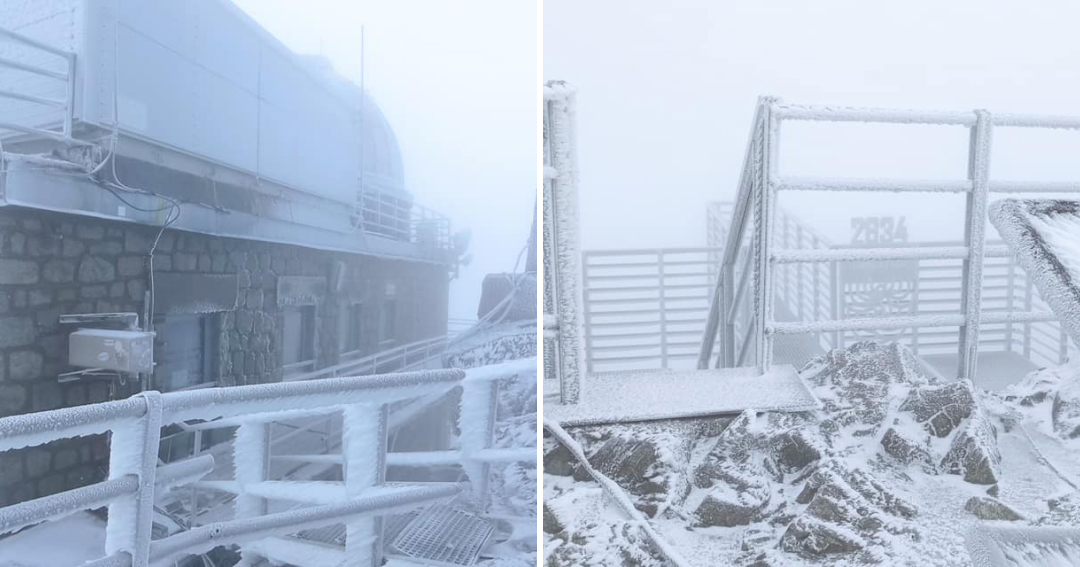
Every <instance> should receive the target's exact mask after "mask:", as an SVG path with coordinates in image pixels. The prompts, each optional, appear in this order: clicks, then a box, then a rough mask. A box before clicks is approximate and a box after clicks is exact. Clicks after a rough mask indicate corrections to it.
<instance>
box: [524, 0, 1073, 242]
mask: <svg viewBox="0 0 1080 567" xmlns="http://www.w3.org/2000/svg"><path fill="white" fill-rule="evenodd" d="M1078 16H1080V6H1077V5H1075V4H1073V3H1069V2H1064V1H1053V2H1043V3H1038V4H1031V3H1023V4H1017V3H1012V2H1004V1H974V0H963V1H957V2H948V3H942V2H934V1H927V0H916V1H910V2H899V3H889V4H885V3H878V2H859V1H855V0H825V1H821V2H812V3H810V2H797V1H781V0H767V1H754V2H750V1H745V2H711V1H708V0H684V1H678V2H672V3H663V4H657V3H655V2H647V1H642V0H628V1H625V2H615V1H596V2H585V3H582V2H576V1H574V0H547V1H546V2H545V3H544V37H543V40H544V63H543V75H544V77H545V78H546V79H565V80H568V81H570V82H572V83H574V84H575V85H576V86H577V87H578V88H579V96H578V104H579V107H578V108H579V114H578V136H579V149H578V153H579V160H580V168H581V197H580V198H581V214H582V240H583V245H584V246H585V248H587V249H597V248H635V247H637V248H656V247H661V246H674V245H681V246H700V245H703V244H704V242H705V203H706V202H707V201H710V200H730V199H732V198H733V197H734V194H735V190H736V183H737V180H738V177H739V171H740V167H741V162H742V159H743V155H744V152H745V145H746V140H747V136H748V133H749V127H750V120H751V118H752V116H753V112H754V103H755V100H756V98H757V97H758V96H759V95H774V96H779V97H781V98H782V99H783V100H785V101H787V102H791V103H799V104H829V105H846V106H879V107H895V108H919V109H933V110H971V109H975V108H986V109H989V110H991V111H995V112H1024V113H1039V114H1069V115H1080V102H1078V100H1077V96H1076V94H1077V87H1078V86H1080V45H1078V44H1077V43H1076V41H1075V39H1074V34H1075V31H1074V28H1075V26H1074V22H1076V21H1077V19H1078ZM967 144H968V133H967V131H966V130H965V129H963V128H958V127H913V126H866V125H855V124H842V125H836V124H791V125H787V124H786V125H785V126H784V128H783V132H782V144H781V154H780V164H781V165H780V169H781V173H782V174H801V175H820V176H860V177H887V176H892V177H899V178H929V179H934V178H939V179H940V178H951V179H957V178H963V177H965V174H966V165H967ZM1078 155H1080V134H1077V133H1074V132H1048V131H1043V132H1030V131H1018V130H1017V129H1005V128H999V129H997V130H996V131H995V133H994V154H993V156H992V158H991V176H992V178H995V179H1028V180H1080V160H1078V159H1076V156H1078ZM838 198H843V199H844V201H843V206H842V207H841V206H838V205H837V199H838ZM993 198H997V197H992V199H993ZM962 199H963V197H962V196H960V195H943V196H926V195H919V196H918V198H912V197H911V196H910V195H903V196H895V195H883V194H870V195H852V194H850V193H843V194H822V193H804V194H783V195H782V196H781V206H782V207H784V208H786V209H788V210H790V211H792V212H794V213H796V214H797V215H799V216H801V217H803V218H804V219H806V220H807V221H809V222H810V223H811V224H812V225H813V226H814V227H815V228H818V229H819V230H821V231H822V232H824V233H825V234H826V235H827V236H828V237H830V238H833V239H836V240H838V241H846V240H848V239H849V238H850V237H851V234H850V232H851V227H850V220H849V217H852V216H862V215H870V214H896V215H905V216H906V217H907V225H908V228H909V231H910V233H911V239H912V240H932V239H941V238H959V237H960V235H961V230H962V228H963V221H962V216H961V213H962V202H963V200H962Z"/></svg>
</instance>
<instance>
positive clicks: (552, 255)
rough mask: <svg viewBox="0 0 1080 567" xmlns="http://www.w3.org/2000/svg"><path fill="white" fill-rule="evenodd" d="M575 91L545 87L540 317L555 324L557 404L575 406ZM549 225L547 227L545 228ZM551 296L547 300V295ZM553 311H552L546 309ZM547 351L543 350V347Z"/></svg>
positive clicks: (578, 300)
mask: <svg viewBox="0 0 1080 567" xmlns="http://www.w3.org/2000/svg"><path fill="white" fill-rule="evenodd" d="M575 112H576V104H575V98H574V90H573V88H572V87H570V86H568V85H567V84H566V83H563V82H561V81H549V82H548V83H546V84H545V86H544V164H545V168H544V231H545V234H544V237H545V238H544V268H545V273H547V274H549V275H550V277H548V279H547V280H546V281H545V283H546V284H548V285H545V286H544V293H545V309H544V311H545V318H549V317H550V316H551V315H555V316H556V318H557V320H558V332H557V335H556V336H557V338H556V339H555V341H554V343H555V345H556V348H555V349H553V350H554V359H553V360H552V361H551V365H550V366H551V368H550V370H552V371H553V372H549V365H548V361H547V360H546V359H545V372H544V375H545V377H548V376H550V375H551V374H554V375H555V376H557V377H558V381H559V395H560V400H561V401H562V403H576V402H577V400H578V395H579V388H580V381H581V373H582V368H581V365H582V363H583V362H584V360H585V357H584V353H583V331H582V326H581V314H582V312H583V310H582V291H581V250H580V241H581V237H580V227H579V225H578V196H577V185H578V171H577V149H576V140H575V125H574V121H575ZM549 226H550V227H551V228H550V229H549V228H548V227H549ZM548 293H550V294H551V295H550V297H548V296H547V294H548ZM549 304H550V305H551V306H552V307H554V313H552V312H551V311H549V310H548V309H547V307H548V305H549ZM545 350H547V349H545Z"/></svg>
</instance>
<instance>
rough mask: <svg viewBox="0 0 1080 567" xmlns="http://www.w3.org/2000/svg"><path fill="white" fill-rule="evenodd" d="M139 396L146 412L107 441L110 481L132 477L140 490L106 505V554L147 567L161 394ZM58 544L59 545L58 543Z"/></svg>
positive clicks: (159, 437) (159, 441)
mask: <svg viewBox="0 0 1080 567" xmlns="http://www.w3.org/2000/svg"><path fill="white" fill-rule="evenodd" d="M139 396H140V397H141V398H142V399H143V400H144V401H145V402H146V413H145V414H144V415H143V416H142V418H140V419H139V420H138V421H136V422H135V423H134V424H132V425H130V426H129V427H119V428H116V429H114V430H113V432H112V438H111V440H110V442H109V479H110V480H112V479H117V478H120V477H124V476H127V475H135V476H137V477H138V479H139V491H138V492H136V493H135V494H130V495H126V496H124V497H122V498H118V499H116V500H114V501H113V502H112V503H111V504H109V520H108V524H107V525H106V527H105V554H106V555H112V554H114V553H119V552H127V553H129V554H131V565H132V567H147V565H149V564H150V535H151V529H152V527H153V524H154V475H155V473H156V472H157V463H158V447H159V446H160V444H161V425H162V423H161V411H162V409H161V408H162V406H161V394H159V393H157V392H154V391H150V392H143V393H142V394H139ZM57 543H60V542H57Z"/></svg>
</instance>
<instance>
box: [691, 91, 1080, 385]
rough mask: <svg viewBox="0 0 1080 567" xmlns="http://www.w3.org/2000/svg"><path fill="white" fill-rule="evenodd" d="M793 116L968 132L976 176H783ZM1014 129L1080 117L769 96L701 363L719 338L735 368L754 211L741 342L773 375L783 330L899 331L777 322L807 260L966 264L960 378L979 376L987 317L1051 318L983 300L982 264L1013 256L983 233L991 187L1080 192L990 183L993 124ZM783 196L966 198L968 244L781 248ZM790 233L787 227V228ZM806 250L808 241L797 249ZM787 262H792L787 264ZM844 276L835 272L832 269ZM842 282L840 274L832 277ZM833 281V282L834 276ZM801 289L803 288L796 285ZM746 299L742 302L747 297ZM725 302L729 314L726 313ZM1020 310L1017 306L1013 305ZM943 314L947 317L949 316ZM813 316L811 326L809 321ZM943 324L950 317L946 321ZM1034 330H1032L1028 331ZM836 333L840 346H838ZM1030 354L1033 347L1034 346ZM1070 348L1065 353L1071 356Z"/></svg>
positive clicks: (830, 321)
mask: <svg viewBox="0 0 1080 567" xmlns="http://www.w3.org/2000/svg"><path fill="white" fill-rule="evenodd" d="M784 120H815V121H829V122H878V123H903V124H947V125H958V126H964V127H967V128H969V129H970V130H971V143H970V148H969V164H968V179H966V180H963V181H960V180H934V181H904V180H897V179H884V180H880V179H872V180H861V179H854V178H838V179H829V178H821V179H799V178H784V177H782V176H780V174H779V172H778V167H777V163H776V155H775V152H776V147H777V137H778V136H779V124H780V123H781V122H782V121H784ZM995 125H997V126H1012V127H1030V128H1066V129H1080V119H1078V118H1068V117H1056V116H1033V115H1017V114H1006V115H997V116H993V115H991V114H990V113H989V112H987V111H982V110H977V111H973V112H944V113H943V112H918V111H908V110H886V109H858V108H837V107H808V106H793V105H785V104H780V103H779V102H778V101H777V100H776V99H772V98H762V99H759V101H758V106H757V110H756V114H755V119H754V122H753V127H752V129H751V135H750V144H749V145H748V149H747V157H746V159H745V160H744V167H743V172H742V175H741V178H740V185H739V193H738V197H737V200H736V204H735V213H734V216H733V217H732V230H731V231H730V232H729V233H728V238H727V245H726V247H725V248H726V250H725V253H724V260H723V263H722V265H721V269H720V277H719V278H717V282H716V285H715V288H714V291H713V306H712V307H710V313H709V320H708V324H707V327H706V332H705V336H704V339H703V341H702V346H701V349H700V352H699V359H698V366H699V367H700V368H705V367H707V366H708V364H709V361H710V358H711V354H712V349H713V345H714V343H715V342H716V340H717V337H718V335H719V336H720V338H721V339H722V343H721V344H722V348H721V356H720V358H719V361H720V363H722V364H723V365H724V366H732V365H734V364H735V363H736V362H737V361H735V360H733V355H732V353H733V351H734V348H733V346H734V341H736V340H737V339H736V338H735V335H736V332H735V330H736V328H737V327H738V325H727V326H726V327H725V328H724V329H723V332H721V327H720V325H721V320H720V319H721V317H720V315H721V313H736V312H737V311H738V310H740V309H742V306H741V305H739V304H738V303H737V302H733V301H732V299H731V294H732V289H733V287H734V273H733V272H734V271H735V265H736V262H735V258H736V256H737V255H738V254H739V253H740V252H741V251H742V250H743V239H744V231H745V227H746V224H747V223H749V222H750V221H749V218H748V217H749V215H750V213H751V209H752V211H753V214H754V228H755V231H754V233H753V235H752V236H751V238H750V247H751V250H750V251H748V252H747V254H748V255H752V256H753V258H754V261H753V262H752V263H751V264H750V267H751V269H752V270H753V275H754V278H753V280H754V286H753V289H754V294H753V302H754V304H753V311H752V314H751V315H750V316H752V317H753V319H754V321H753V323H754V324H753V328H754V331H753V333H750V332H749V327H750V325H749V324H743V325H742V326H743V327H745V328H746V331H747V332H745V333H744V334H742V336H743V337H745V338H744V340H743V342H742V343H741V345H740V346H739V349H738V350H739V352H740V356H739V358H741V357H742V353H745V352H748V345H749V344H750V340H751V338H752V339H753V342H754V344H755V345H756V346H755V350H754V352H755V354H754V357H755V363H756V364H757V365H758V366H759V367H761V368H762V369H767V368H768V366H769V365H770V364H771V360H772V355H773V352H772V350H773V348H772V347H773V334H774V333H775V332H776V331H778V330H789V331H790V330H798V331H801V332H806V331H811V332H818V333H821V332H826V331H829V332H833V333H843V332H845V331H849V330H856V329H859V330H866V329H871V328H873V326H874V325H878V326H879V328H884V327H886V326H887V327H890V328H897V321H896V318H882V317H876V318H869V319H860V320H858V321H845V320H844V319H842V318H840V316H839V313H836V309H835V307H834V309H833V311H834V312H833V314H832V317H831V318H827V319H821V318H820V317H819V316H818V309H817V308H816V307H815V308H814V309H813V310H812V311H811V317H810V319H806V318H805V317H804V316H803V314H802V313H799V314H797V317H798V318H799V319H800V322H796V323H790V322H777V321H776V320H775V316H774V305H773V302H774V300H775V299H774V298H775V297H776V296H775V292H780V293H790V292H791V291H792V290H793V289H794V291H796V292H798V293H799V294H800V296H801V294H802V288H801V287H800V286H799V283H798V280H799V279H800V278H798V277H796V278H795V281H794V282H793V281H792V278H791V271H790V269H787V268H786V267H785V266H788V265H790V266H796V267H797V268H796V269H800V270H801V269H802V268H799V267H798V266H801V265H802V264H804V263H807V262H814V263H821V264H825V263H827V264H828V265H829V266H835V265H836V263H838V262H848V261H866V260H869V259H900V258H903V259H912V260H916V261H919V260H929V259H934V258H938V259H959V260H960V261H961V262H962V267H961V290H962V293H961V296H960V298H959V299H960V305H961V309H960V313H959V314H954V315H950V316H949V317H948V321H949V324H950V325H954V326H959V327H960V341H959V359H960V367H959V375H960V377H961V378H966V379H971V378H972V377H973V376H974V365H975V361H976V355H977V351H978V345H979V328H980V325H981V321H982V320H983V319H986V320H987V321H988V322H989V321H994V322H995V323H1003V324H1006V325H1011V324H1014V323H1025V324H1029V325H1030V324H1031V323H1032V322H1035V321H1039V320H1041V318H1045V314H1044V313H1043V314H1038V315H1037V316H1036V314H1037V312H1036V311H1032V310H1031V309H1027V310H1010V311H1008V313H1006V314H1004V315H1003V314H1001V313H993V314H988V313H984V312H983V309H982V303H981V296H982V291H983V288H984V282H983V279H984V278H983V263H984V259H985V258H986V257H987V254H986V252H991V256H1000V255H1002V254H1003V253H1004V252H1003V251H1002V250H1000V249H989V250H988V249H987V244H986V239H985V236H984V232H985V227H986V205H987V197H988V194H989V193H990V192H991V191H1012V190H1017V189H1018V190H1023V191H1028V192H1033V191H1040V192H1043V191H1045V192H1072V191H1075V190H1078V189H1080V184H1077V183H1040V182H1005V183H994V182H991V180H990V179H989V156H990V145H991V132H992V129H993V127H994V126H995ZM779 190H841V191H893V190H909V191H951V192H960V193H965V194H966V195H967V203H966V212H965V215H966V221H965V241H964V243H963V246H962V247H954V248H949V249H945V248H941V247H937V248H934V247H923V248H921V249H919V250H914V249H900V248H896V249H891V250H884V251H882V250H878V251H872V250H869V251H868V250H862V251H855V250H836V249H834V250H829V251H820V252H812V251H807V250H805V249H804V250H800V249H799V248H800V247H799V246H795V247H790V248H784V249H782V250H776V251H774V250H773V247H774V245H775V243H774V240H775V239H776V238H777V227H776V226H775V225H776V222H777V210H776V206H775V200H776V193H777V192H778V191H779ZM784 227H785V228H786V225H784ZM797 244H801V243H797ZM783 263H788V264H783ZM780 268H784V269H785V270H786V271H784V272H783V273H780V274H779V276H780V277H777V276H778V272H777V270H778V269H780ZM833 271H834V272H835V269H834V270H833ZM799 273H800V272H796V275H798V274H799ZM833 277H835V273H834V274H833ZM811 281H812V282H813V283H814V285H818V286H819V282H820V281H821V278H820V276H819V275H814V276H813V278H812V279H811ZM826 281H828V280H826ZM793 286H794V287H793ZM740 299H741V298H740ZM796 301H797V303H796V305H798V306H800V308H801V305H802V303H801V299H797V300H796ZM721 306H722V307H723V308H721ZM1010 307H1011V305H1010ZM941 317H944V316H941ZM804 319H806V320H804ZM931 319H933V320H934V321H938V320H939V319H940V317H938V318H932V317H924V316H912V317H911V318H910V321H909V322H910V323H911V324H912V326H920V325H921V324H923V323H926V322H928V321H930V320H931ZM941 320H944V319H941ZM1028 334H1030V333H1028ZM835 337H836V335H834V339H833V342H834V343H835V342H838V339H836V338H835ZM1025 348H1026V346H1025ZM1067 349H1068V347H1067V344H1066V345H1065V346H1062V347H1061V349H1060V351H1061V353H1062V354H1063V355H1064V353H1065V352H1066V351H1067Z"/></svg>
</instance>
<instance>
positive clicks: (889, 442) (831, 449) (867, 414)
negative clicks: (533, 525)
mask: <svg viewBox="0 0 1080 567" xmlns="http://www.w3.org/2000/svg"><path fill="white" fill-rule="evenodd" d="M801 374H802V377H803V378H804V379H805V380H806V382H807V383H808V384H809V385H810V387H811V389H812V390H813V392H814V394H815V395H816V396H817V397H818V398H819V399H820V400H821V401H822V403H823V408H822V409H821V410H819V411H815V412H805V413H787V414H780V413H764V414H758V413H756V412H746V413H744V414H742V415H740V416H739V417H738V418H735V419H733V420H732V419H730V418H726V419H696V420H683V421H666V422H653V423H640V424H632V425H619V426H593V427H579V428H574V429H572V430H571V431H570V433H571V434H572V435H573V436H574V438H575V440H577V441H578V442H579V443H580V444H581V445H582V446H583V447H584V449H585V453H586V454H587V455H588V458H589V461H590V463H591V464H592V466H593V467H594V468H595V469H596V470H597V471H599V472H600V473H602V474H604V475H607V476H608V477H610V478H611V479H612V480H615V481H616V482H617V483H618V484H619V486H620V487H621V489H622V490H624V491H626V493H627V494H628V495H629V496H630V497H631V498H632V500H633V501H634V504H635V506H636V507H637V509H638V510H641V511H642V512H644V513H645V515H646V516H647V517H648V518H649V520H648V522H649V524H650V525H651V526H652V527H654V528H655V529H656V531H657V532H658V533H659V535H660V537H661V538H662V540H663V541H664V542H665V543H666V544H669V545H670V546H672V547H673V548H675V549H677V550H678V552H679V554H680V555H681V556H682V557H683V558H685V560H686V562H687V563H688V564H690V565H702V566H704V565H734V566H740V567H748V566H752V567H770V566H772V567H776V566H781V565H782V566H789V565H790V566H804V565H805V566H809V565H835V566H862V565H913V566H914V565H919V566H922V565H926V566H948V567H966V566H970V565H971V560H970V556H969V553H968V551H967V549H966V548H965V542H964V534H965V532H966V530H967V529H968V528H970V527H971V526H973V525H974V524H975V522H977V521H979V520H980V519H984V520H995V521H1003V522H1009V524H1010V525H1038V526H1047V525H1057V526H1070V525H1071V526H1077V525H1080V492H1078V490H1077V486H1078V485H1080V367H1078V366H1068V367H1061V368H1050V369H1043V370H1040V371H1037V372H1033V373H1031V374H1030V375H1028V376H1027V377H1019V376H1018V377H1017V379H1016V380H1017V384H1015V385H1014V386H1012V387H1010V388H1008V389H1006V390H1005V391H1004V392H1001V393H991V392H984V391H979V390H976V389H975V388H973V387H972V386H971V385H970V384H968V383H945V382H941V381H939V380H938V379H937V378H935V377H929V376H926V375H925V374H924V373H923V372H922V371H921V369H920V365H919V364H918V363H917V362H916V359H915V358H914V357H913V356H912V355H911V354H910V352H908V351H907V349H905V348H904V347H901V346H898V345H895V344H892V345H879V344H876V343H860V344H858V345H855V346H852V347H850V348H848V349H845V350H837V351H832V352H830V353H828V354H827V355H825V356H823V357H819V358H818V359H816V360H814V361H812V362H811V363H810V364H808V365H807V366H806V367H804V368H803V370H802V371H801ZM544 466H545V474H544V496H545V510H544V530H545V535H544V538H545V544H544V555H545V561H546V562H547V564H548V565H550V566H555V565H616V564H635V565H663V564H666V562H665V561H664V560H662V559H661V555H660V554H659V553H657V551H656V549H655V546H653V545H652V544H650V542H649V541H648V538H646V537H644V535H643V532H642V529H641V526H640V525H638V524H636V523H635V522H634V521H633V520H632V519H631V518H629V517H628V515H627V514H625V513H623V512H622V511H620V510H619V509H618V508H617V507H613V506H612V505H611V503H610V502H607V497H605V495H604V493H603V491H602V490H601V488H600V486H599V485H598V484H597V483H596V482H594V481H593V480H592V479H591V478H589V476H588V475H587V474H583V471H582V467H580V466H578V465H577V464H576V462H575V461H574V460H573V458H572V457H571V456H570V455H568V454H567V453H566V451H565V450H563V449H562V448H561V447H558V446H557V445H556V444H554V443H552V442H551V441H547V442H546V444H545V459H544ZM1031 564H1032V565H1038V564H1039V563H1037V562H1036V563H1031Z"/></svg>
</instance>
